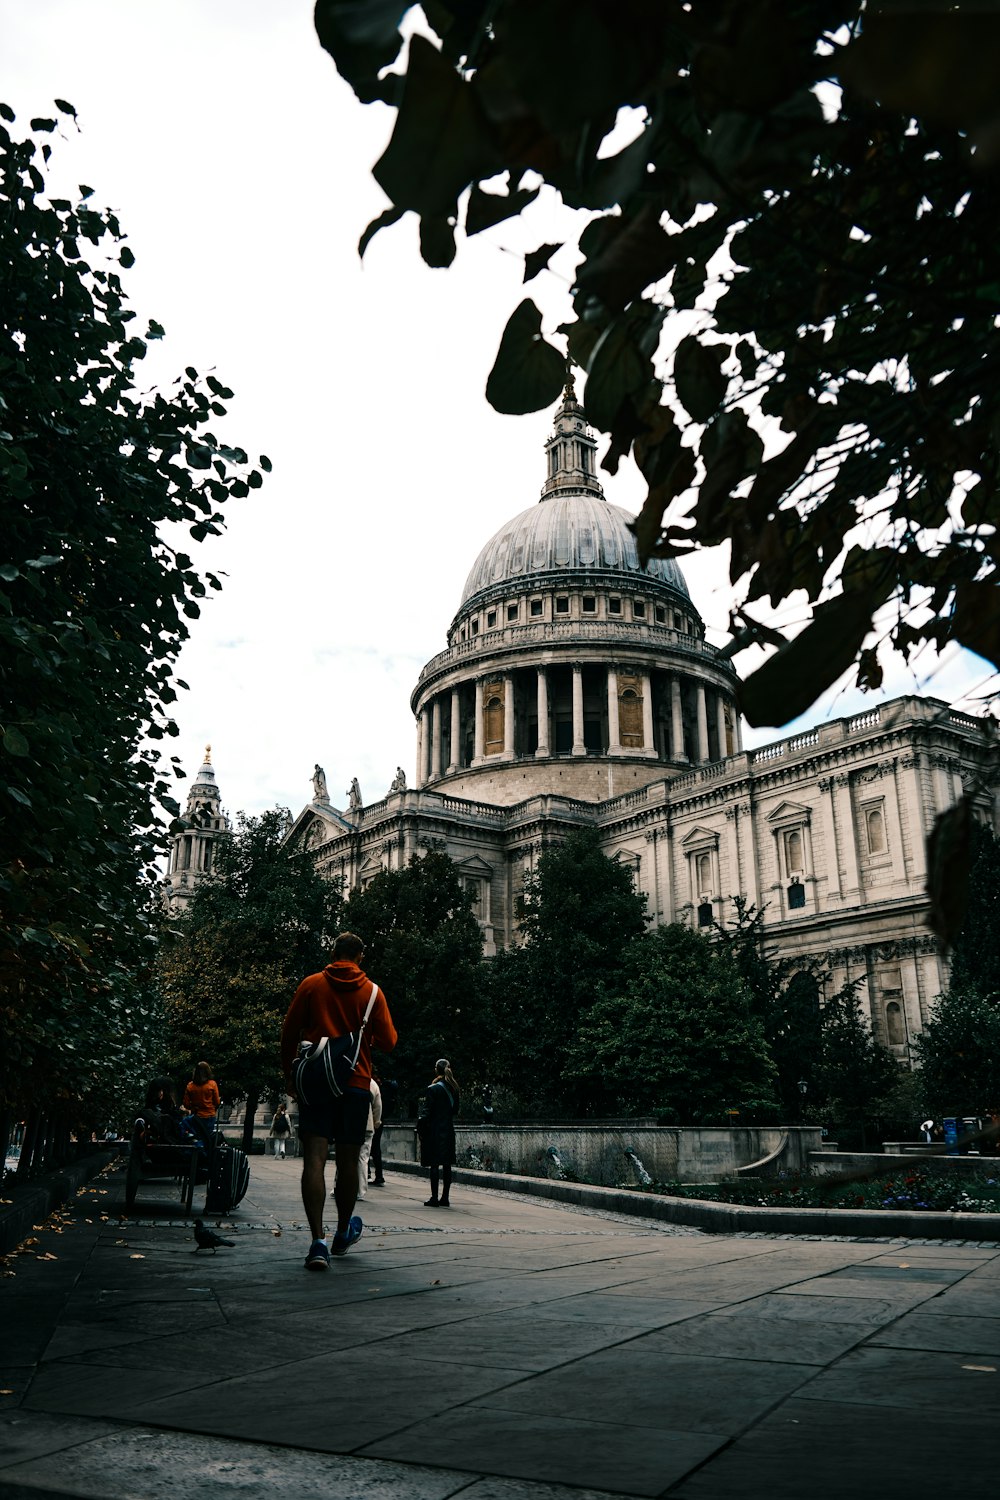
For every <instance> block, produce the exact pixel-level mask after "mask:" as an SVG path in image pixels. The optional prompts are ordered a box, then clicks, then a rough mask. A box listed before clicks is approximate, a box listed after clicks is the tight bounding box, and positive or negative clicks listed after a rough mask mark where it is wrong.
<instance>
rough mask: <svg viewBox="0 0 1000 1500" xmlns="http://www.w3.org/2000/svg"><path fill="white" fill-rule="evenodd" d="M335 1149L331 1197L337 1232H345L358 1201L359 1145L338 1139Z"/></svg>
mask: <svg viewBox="0 0 1000 1500" xmlns="http://www.w3.org/2000/svg"><path fill="white" fill-rule="evenodd" d="M335 1151H336V1156H337V1181H336V1183H335V1184H334V1189H333V1199H334V1202H335V1203H336V1205H337V1233H338V1234H346V1233H347V1229H348V1225H349V1224H350V1222H351V1215H352V1214H353V1212H354V1205H355V1203H357V1201H358V1155H359V1153H360V1151H361V1147H360V1146H352V1145H351V1144H350V1143H348V1142H344V1141H338V1142H337V1145H336V1147H335Z"/></svg>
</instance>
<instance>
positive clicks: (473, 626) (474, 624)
mask: <svg viewBox="0 0 1000 1500" xmlns="http://www.w3.org/2000/svg"><path fill="white" fill-rule="evenodd" d="M469 629H470V630H471V632H472V634H473V635H478V634H479V621H478V620H470V622H469Z"/></svg>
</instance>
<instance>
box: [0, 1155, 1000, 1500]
mask: <svg viewBox="0 0 1000 1500" xmlns="http://www.w3.org/2000/svg"><path fill="white" fill-rule="evenodd" d="M122 1189H123V1177H122V1174H121V1172H120V1171H118V1172H117V1173H115V1174H112V1175H110V1176H104V1177H100V1178H97V1179H95V1180H94V1181H93V1182H91V1183H90V1184H89V1185H88V1186H86V1187H85V1188H83V1189H82V1190H81V1192H80V1194H79V1195H78V1197H77V1198H76V1199H75V1200H74V1202H73V1204H72V1205H70V1206H69V1207H68V1208H67V1209H66V1210H65V1211H64V1212H62V1213H60V1214H57V1215H56V1216H54V1219H53V1220H52V1221H50V1223H49V1225H48V1226H47V1227H45V1228H42V1229H40V1230H38V1231H37V1234H36V1238H37V1244H35V1245H33V1246H29V1247H28V1249H27V1250H26V1251H25V1252H23V1253H22V1254H20V1255H18V1256H16V1257H12V1258H11V1259H10V1261H9V1264H8V1269H9V1270H12V1271H14V1272H15V1273H16V1274H14V1275H9V1274H8V1275H7V1276H6V1277H5V1278H4V1279H2V1280H0V1329H2V1338H3V1348H2V1352H0V1388H2V1390H3V1395H2V1396H0V1500H7V1497H11V1500H13V1497H18V1500H22V1497H29V1496H30V1497H36V1500H37V1497H44V1496H64V1495H74V1496H82V1497H96V1496H101V1497H105V1496H109V1495H110V1496H113V1497H115V1500H133V1497H135V1500H161V1497H166V1496H167V1495H169V1496H170V1497H172V1500H176V1497H178V1496H180V1495H182V1494H184V1493H190V1492H191V1491H192V1490H195V1489H197V1490H198V1491H200V1492H201V1493H206V1490H207V1487H211V1493H212V1494H213V1495H216V1494H218V1495H220V1496H223V1497H225V1495H226V1494H227V1493H229V1492H232V1495H233V1496H234V1500H235V1496H237V1495H238V1496H239V1497H240V1500H264V1497H265V1496H268V1497H270V1500H283V1497H284V1496H285V1495H286V1494H287V1495H289V1496H293V1497H295V1500H312V1497H313V1496H316V1497H319V1496H323V1497H324V1500H327V1497H329V1500H353V1497H356V1496H360V1495H362V1494H363V1495H365V1496H366V1497H368V1500H447V1497H451V1496H457V1495H459V1494H461V1495H462V1496H463V1500H595V1497H605V1496H610V1495H615V1496H622V1495H625V1496H634V1497H639V1496H643V1497H646V1496H659V1495H670V1496H671V1497H673V1496H677V1497H681V1500H722V1497H724V1496H725V1497H737V1500H757V1497H760V1500H764V1497H767V1500H784V1497H788V1500H804V1497H807V1496H808V1497H809V1500H844V1497H850V1500H864V1497H867V1496H872V1497H874V1496H878V1497H880V1500H897V1497H898V1500H924V1497H926V1500H949V1497H952V1496H954V1497H959V1496H961V1497H962V1500H968V1497H970V1496H977V1495H984V1494H986V1493H990V1492H992V1489H993V1487H994V1485H995V1482H996V1474H997V1468H998V1464H1000V1437H998V1431H1000V1428H998V1421H997V1418H998V1415H1000V1410H998V1408H1000V1373H998V1371H1000V1246H998V1245H996V1244H988V1245H987V1244H982V1245H977V1244H975V1243H970V1242H961V1243H943V1244H942V1243H940V1242H933V1243H932V1242H928V1241H920V1240H899V1239H885V1240H872V1239H864V1240H859V1239H849V1238H846V1237H845V1238H842V1239H831V1238H828V1239H814V1240H807V1239H803V1238H801V1237H796V1238H791V1237H787V1238H786V1237H781V1236H752V1235H740V1236H736V1235H731V1236H722V1235H709V1234H703V1233H701V1232H700V1231H697V1230H694V1229H688V1228H679V1227H676V1226H670V1225H663V1224H660V1223H653V1222H647V1221H642V1220H636V1219H634V1218H629V1219H625V1218H620V1217H618V1216H616V1215H612V1214H608V1213H603V1212H598V1211H594V1210H587V1209H582V1208H577V1207H570V1206H567V1205H564V1204H555V1203H552V1202H549V1201H542V1200H538V1199H532V1198H523V1197H518V1196H516V1195H513V1194H505V1193H494V1192H489V1191H485V1190H481V1189H475V1188H468V1187H463V1188H459V1189H455V1190H453V1192H454V1203H453V1206H452V1208H451V1209H448V1210H442V1209H437V1210H435V1209H430V1208H426V1207H424V1204H423V1199H424V1197H425V1195H426V1184H425V1183H424V1182H422V1181H421V1180H420V1179H419V1178H415V1177H413V1176H405V1175H402V1174H392V1173H390V1174H389V1176H388V1179H387V1185H386V1187H385V1188H382V1189H375V1188H371V1189H369V1193H368V1198H367V1201H366V1202H365V1203H364V1204H362V1205H361V1206H360V1212H361V1214H362V1216H363V1217H364V1219H365V1224H366V1228H365V1234H364V1237H363V1238H362V1240H361V1241H360V1243H359V1244H358V1245H357V1246H356V1247H355V1248H354V1249H353V1250H352V1251H351V1253H350V1254H349V1255H348V1256H346V1257H345V1258H344V1259H343V1260H340V1261H334V1263H333V1265H332V1267H331V1269H330V1271H329V1273H327V1274H325V1275H323V1274H308V1273H306V1272H305V1271H304V1269H303V1258H304V1255H305V1251H306V1249H307V1248H308V1235H307V1233H306V1231H305V1228H304V1226H303V1223H302V1212H301V1207H300V1203H299V1198H298V1163H297V1162H295V1161H291V1160H289V1161H287V1162H281V1161H274V1160H272V1159H270V1158H266V1159H262V1158H259V1157H258V1158H255V1159H254V1163H253V1180H252V1183H251V1189H250V1195H249V1197H248V1198H247V1199H246V1200H244V1203H243V1204H242V1205H241V1207H240V1209H239V1210H237V1212H236V1213H235V1214H234V1215H233V1216H232V1217H231V1219H229V1220H227V1221H225V1223H226V1224H229V1225H231V1226H232V1231H231V1233H230V1232H229V1231H228V1230H227V1231H226V1232H227V1234H228V1237H229V1238H231V1239H233V1240H234V1241H235V1248H233V1249H223V1250H220V1251H219V1252H218V1253H217V1254H214V1255H213V1254H211V1253H208V1252H198V1253H197V1254H195V1253H193V1252H194V1240H193V1237H192V1231H191V1227H190V1225H189V1224H188V1223H187V1222H186V1221H185V1220H184V1219H183V1218H181V1217H179V1216H178V1215H179V1209H178V1207H177V1206H176V1205H172V1204H164V1202H163V1196H164V1194H165V1185H160V1184H155V1183H151V1184H147V1185H145V1186H144V1187H143V1188H142V1190H141V1193H140V1197H139V1200H138V1202H137V1204H136V1210H135V1213H134V1215H133V1216H132V1217H131V1218H130V1219H128V1220H126V1221H124V1222H123V1221H121V1220H120V1219H119V1217H118V1209H119V1208H120V1206H121V1204H122V1201H123V1195H122ZM200 1200H201V1194H200V1192H199V1194H198V1197H197V1198H196V1200H195V1201H196V1204H197V1203H198V1202H199V1201H200Z"/></svg>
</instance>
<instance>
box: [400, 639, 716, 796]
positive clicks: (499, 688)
mask: <svg viewBox="0 0 1000 1500" xmlns="http://www.w3.org/2000/svg"><path fill="white" fill-rule="evenodd" d="M416 731H417V744H416V785H417V786H418V787H423V786H427V785H430V784H432V783H434V782H437V781H439V780H441V779H442V778H447V777H450V776H454V775H456V774H458V773H460V772H462V771H465V770H469V769H474V768H476V767H479V766H482V765H484V764H487V763H497V762H501V763H502V762H504V761H515V760H522V759H535V760H543V759H546V758H548V757H552V756H558V757H563V756H565V757H578V756H617V757H621V756H626V757H641V758H645V759H649V760H653V761H656V762H658V763H663V764H668V765H674V766H687V765H693V766H696V765H704V764H707V763H708V762H710V761H718V760H725V759H726V758H727V757H728V756H730V755H737V754H740V753H741V751H742V748H743V746H742V736H741V732H740V723H739V713H738V710H737V706H736V701H735V693H734V692H733V690H732V688H731V687H729V686H728V685H727V686H726V687H719V686H714V685H712V684H710V683H708V684H707V683H706V682H705V681H704V680H703V679H699V678H697V677H694V676H692V675H690V674H688V673H685V672H683V671H677V670H671V669H663V668H657V667H654V668H650V667H649V666H646V665H640V664H636V665H635V666H632V665H631V664H628V663H617V664H613V665H608V664H606V663H601V662H586V661H584V662H569V661H549V662H546V663H540V664H538V665H530V666H529V665H523V666H511V667H507V668H503V669H498V668H492V669H491V668H490V667H488V666H487V667H486V670H484V671H481V672H479V673H476V674H475V675H473V676H466V677H463V678H461V679H459V680H457V681H456V680H451V681H450V682H446V683H445V684H444V685H442V686H441V688H440V689H439V690H437V691H433V690H432V691H428V692H427V693H426V694H425V695H424V696H423V697H422V700H421V702H420V706H419V708H418V710H417V716H416Z"/></svg>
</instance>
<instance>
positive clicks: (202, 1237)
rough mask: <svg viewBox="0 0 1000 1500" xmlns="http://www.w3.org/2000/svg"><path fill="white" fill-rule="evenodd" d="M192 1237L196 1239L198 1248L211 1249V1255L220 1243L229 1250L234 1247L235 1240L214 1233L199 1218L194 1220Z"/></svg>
mask: <svg viewBox="0 0 1000 1500" xmlns="http://www.w3.org/2000/svg"><path fill="white" fill-rule="evenodd" d="M194 1237H195V1239H196V1240H197V1241H198V1250H211V1252H212V1254H213V1255H214V1254H215V1252H216V1250H218V1248H219V1246H220V1245H228V1246H229V1248H230V1250H235V1248H236V1241H235V1240H224V1239H223V1238H222V1235H221V1234H216V1232H215V1230H214V1229H206V1228H205V1224H204V1221H203V1220H201V1219H195V1221H194ZM198 1250H196V1251H195V1252H194V1253H195V1255H197V1254H198Z"/></svg>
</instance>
